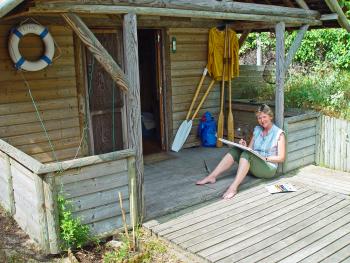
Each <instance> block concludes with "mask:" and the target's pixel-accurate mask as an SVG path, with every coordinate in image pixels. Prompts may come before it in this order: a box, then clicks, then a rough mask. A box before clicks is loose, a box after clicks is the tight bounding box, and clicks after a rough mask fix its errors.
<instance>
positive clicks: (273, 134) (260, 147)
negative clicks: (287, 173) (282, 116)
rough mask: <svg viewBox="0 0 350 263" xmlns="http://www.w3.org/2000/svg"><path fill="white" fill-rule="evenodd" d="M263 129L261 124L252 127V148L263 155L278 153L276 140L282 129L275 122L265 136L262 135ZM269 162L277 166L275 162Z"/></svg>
mask: <svg viewBox="0 0 350 263" xmlns="http://www.w3.org/2000/svg"><path fill="white" fill-rule="evenodd" d="M263 130H264V129H263V127H261V126H256V127H255V128H254V132H253V138H254V143H253V150H254V151H256V152H257V153H259V154H260V155H261V156H263V157H269V156H277V155H278V146H277V142H278V139H279V137H280V135H281V133H283V130H281V129H280V128H278V127H277V126H276V125H275V124H273V126H272V127H271V129H270V130H269V132H268V133H267V134H266V135H265V136H264V135H263ZM269 164H271V165H273V166H275V167H277V163H270V162H269Z"/></svg>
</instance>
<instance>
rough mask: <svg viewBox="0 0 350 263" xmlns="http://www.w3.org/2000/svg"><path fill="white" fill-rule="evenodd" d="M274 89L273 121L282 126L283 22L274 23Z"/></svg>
mask: <svg viewBox="0 0 350 263" xmlns="http://www.w3.org/2000/svg"><path fill="white" fill-rule="evenodd" d="M275 30H276V91H275V122H276V125H277V126H278V127H280V128H281V129H282V128H283V121H284V120H283V119H284V118H283V113H284V73H285V72H284V56H285V51H284V49H285V47H284V32H285V24H284V23H283V22H280V23H278V24H276V27H275Z"/></svg>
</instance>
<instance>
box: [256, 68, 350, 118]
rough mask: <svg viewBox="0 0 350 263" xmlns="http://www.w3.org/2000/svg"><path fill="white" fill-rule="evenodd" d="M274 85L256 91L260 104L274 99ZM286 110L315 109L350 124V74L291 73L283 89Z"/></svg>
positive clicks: (322, 70) (337, 71)
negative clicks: (346, 120) (262, 101)
mask: <svg viewBox="0 0 350 263" xmlns="http://www.w3.org/2000/svg"><path fill="white" fill-rule="evenodd" d="M274 89H275V87H274V86H273V85H270V86H266V87H264V88H263V89H261V90H260V91H259V94H258V99H259V100H273V99H274ZM285 106H286V107H290V108H304V109H315V110H318V111H322V112H323V113H325V114H327V115H331V116H335V117H340V118H344V119H348V120H350V72H349V71H348V70H341V69H332V68H331V67H330V66H329V65H328V66H316V67H313V68H311V69H309V70H305V69H303V70H299V71H297V72H293V74H291V76H290V78H289V79H288V81H287V82H286V85H285Z"/></svg>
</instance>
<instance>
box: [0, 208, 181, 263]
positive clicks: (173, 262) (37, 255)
mask: <svg viewBox="0 0 350 263" xmlns="http://www.w3.org/2000/svg"><path fill="white" fill-rule="evenodd" d="M0 237H1V238H0V263H22V262H23V263H27V262H29V263H36V262H47V263H51V262H71V261H70V260H69V259H68V257H67V255H65V254H62V255H56V256H47V255H45V254H44V253H43V252H42V251H40V249H39V247H38V246H37V244H36V243H35V242H34V241H32V240H31V239H30V238H29V237H28V235H26V234H25V233H24V231H23V230H21V229H20V228H19V226H18V225H17V223H16V222H15V221H14V220H13V219H12V218H11V217H10V216H8V215H7V214H6V212H5V211H4V210H3V208H2V207H1V206H0ZM140 241H141V242H142V243H144V244H147V246H148V250H149V251H150V255H149V257H148V258H147V260H145V261H143V262H145V263H147V262H149V263H182V262H186V261H187V260H183V258H182V256H181V254H178V253H177V252H175V251H174V250H172V249H170V248H169V247H167V246H166V245H165V244H164V243H162V242H161V241H159V240H158V239H157V238H156V237H154V236H151V235H150V234H148V233H146V232H145V233H144V234H142V237H141V240H140ZM108 251H110V250H108V249H107V248H106V247H105V245H104V243H101V245H98V246H94V247H88V248H85V249H81V250H78V251H74V256H75V257H76V259H78V262H83V263H102V262H105V260H104V255H105V254H106V253H108ZM180 258H182V259H180Z"/></svg>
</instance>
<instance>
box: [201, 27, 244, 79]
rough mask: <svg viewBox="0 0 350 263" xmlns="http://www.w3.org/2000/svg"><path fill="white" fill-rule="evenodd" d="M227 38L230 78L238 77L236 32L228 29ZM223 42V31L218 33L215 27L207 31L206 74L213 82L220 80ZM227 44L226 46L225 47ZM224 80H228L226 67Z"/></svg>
mask: <svg viewBox="0 0 350 263" xmlns="http://www.w3.org/2000/svg"><path fill="white" fill-rule="evenodd" d="M227 33H228V38H230V51H231V52H230V53H231V58H232V59H229V60H228V61H229V62H230V63H231V78H234V77H237V76H239V54H238V53H239V43H238V38H237V35H236V32H235V31H233V30H232V29H228V31H227ZM224 42H225V30H224V31H220V30H218V29H217V28H216V27H214V28H212V29H210V30H209V43H208V65H207V68H208V73H209V75H210V76H211V77H212V78H213V79H215V80H221V79H222V71H223V57H224V44H225V43H224ZM227 45H228V43H227V44H226V46H227ZM226 56H227V57H228V49H227V50H226ZM225 72H226V73H225V75H226V76H225V80H228V76H229V75H228V73H229V71H228V65H227V66H226V70H225Z"/></svg>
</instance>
